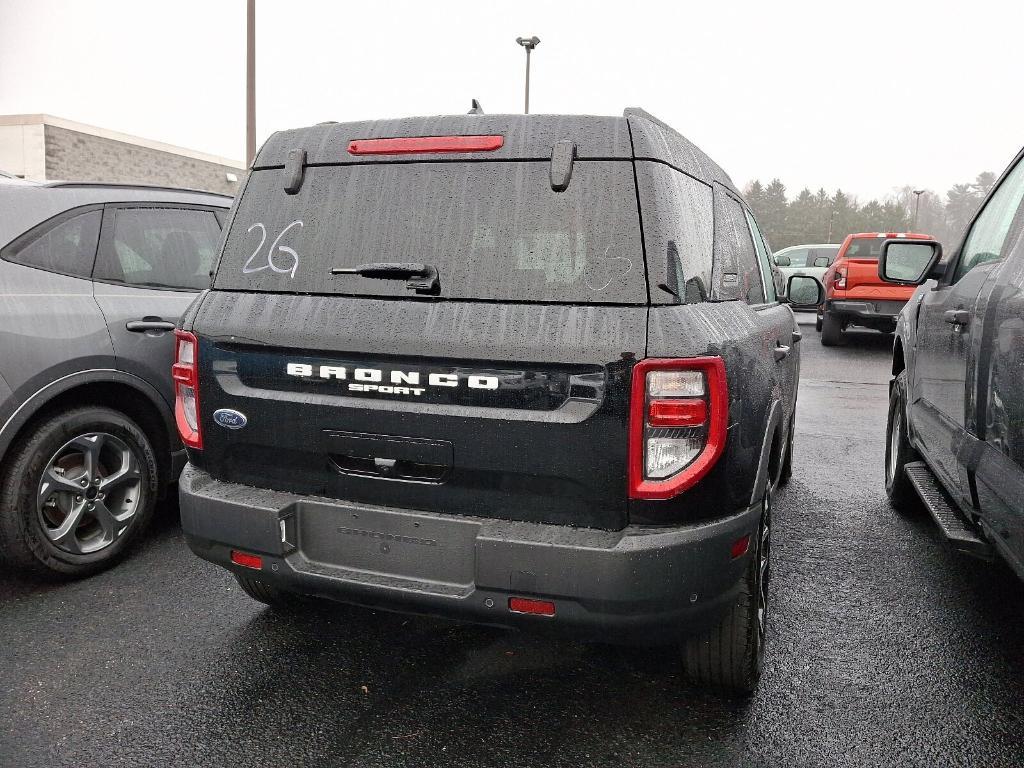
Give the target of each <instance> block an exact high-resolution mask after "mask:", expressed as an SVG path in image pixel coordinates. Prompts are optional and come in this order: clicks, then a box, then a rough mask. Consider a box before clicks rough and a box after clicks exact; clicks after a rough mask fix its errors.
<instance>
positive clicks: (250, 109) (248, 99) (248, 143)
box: [245, 0, 256, 168]
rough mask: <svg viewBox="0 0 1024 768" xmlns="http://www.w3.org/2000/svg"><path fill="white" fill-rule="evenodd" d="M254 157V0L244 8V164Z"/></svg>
mask: <svg viewBox="0 0 1024 768" xmlns="http://www.w3.org/2000/svg"><path fill="white" fill-rule="evenodd" d="M255 159H256V0H248V2H247V3H246V8H245V166H246V168H252V161H253V160H255Z"/></svg>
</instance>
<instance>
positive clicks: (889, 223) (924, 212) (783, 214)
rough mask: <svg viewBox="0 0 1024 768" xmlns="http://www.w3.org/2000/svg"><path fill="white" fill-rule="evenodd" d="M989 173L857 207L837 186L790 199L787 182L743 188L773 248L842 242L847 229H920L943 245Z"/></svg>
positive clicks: (965, 218) (991, 178) (949, 243)
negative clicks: (936, 189)
mask: <svg viewBox="0 0 1024 768" xmlns="http://www.w3.org/2000/svg"><path fill="white" fill-rule="evenodd" d="M995 180H996V176H995V174H993V173H989V172H987V171H986V172H985V173H979V174H978V177H977V178H976V179H975V180H974V182H973V183H971V184H954V185H953V187H952V188H951V189H949V190H948V191H947V192H946V194H945V196H944V197H943V196H940V195H939V194H938V193H936V192H933V191H932V190H930V189H929V190H925V191H924V192H923V193H922V194H921V195H920V203H919V205H920V207H919V209H918V211H917V222H916V224H915V222H914V216H915V207H916V206H917V205H918V200H917V195H915V194H914V188H913V187H909V186H907V187H902V188H901V189H899V190H898V191H897V192H896V193H895V194H894V195H892V196H891V197H889V198H888V199H886V200H883V201H878V200H870V201H868V202H867V203H864V204H863V205H861V204H860V203H859V202H858V201H857V198H856V197H852V196H850V195H847V194H846V193H844V192H843V191H842V190H839V189H837V190H836V191H835V192H834V193H832V194H829V193H828V192H827V191H825V189H819V190H818V191H817V192H811V190H810V189H807V188H806V187H805V188H804V189H802V190H801V191H800V193H799V194H798V195H797V196H796V197H794V198H792V199H790V198H788V197H787V196H786V185H785V184H783V183H782V182H781V181H780V180H779V179H772V181H771V183H770V184H768V185H767V186H765V185H763V184H761V182H760V181H757V180H755V181H752V182H750V183H749V184H748V185H747V187H746V189H745V190H744V195H745V196H746V199H747V204H748V205H749V206H750V208H751V210H752V211H753V212H754V216H755V217H756V218H757V223H758V226H759V227H760V228H761V231H762V232H764V234H765V237H767V238H768V241H769V243H771V246H772V248H773V249H774V250H776V251H778V250H781V249H782V248H786V247H788V246H790V245H801V244H803V243H829V242H831V243H841V242H842V241H843V238H844V237H846V235H848V234H850V233H851V232H909V231H911V230H913V231H915V232H924V233H926V234H929V235H931V236H932V237H934V238H936V239H938V240H939V241H941V242H942V243H943V245H944V246H946V248H952V247H954V246H955V245H956V242H957V241H958V240H959V238H960V236H961V235H962V234H963V231H964V229H965V228H966V226H967V224H968V223H969V222H970V220H971V217H972V216H973V215H974V212H975V211H976V210H977V208H978V205H979V204H980V203H981V201H982V199H983V198H984V197H985V195H986V194H988V191H989V190H990V189H991V188H992V185H993V183H995Z"/></svg>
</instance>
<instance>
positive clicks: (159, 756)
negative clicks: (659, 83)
mask: <svg viewBox="0 0 1024 768" xmlns="http://www.w3.org/2000/svg"><path fill="white" fill-rule="evenodd" d="M801 319H802V322H804V323H805V325H804V327H803V330H804V332H805V333H804V342H803V375H802V381H801V386H800V400H799V412H798V421H797V429H798V431H797V439H796V462H795V466H794V474H793V479H792V482H791V483H790V485H789V486H788V487H787V488H785V489H784V490H782V491H781V492H780V494H779V496H778V498H777V503H776V520H775V531H774V542H773V543H774V550H773V557H774V563H773V570H774V575H773V581H772V584H771V592H772V595H771V599H772V601H773V602H772V605H771V610H772V613H771V615H770V619H769V636H768V650H767V660H766V669H765V674H764V678H763V680H762V684H761V687H760V689H759V691H758V692H757V694H756V695H755V696H754V697H753V698H752V699H750V700H749V701H747V702H729V701H723V700H722V699H720V698H717V697H716V696H714V695H712V694H708V693H705V692H702V691H699V690H696V689H693V688H690V687H688V686H687V685H686V684H685V682H684V681H683V679H682V677H681V675H680V673H679V669H678V666H677V661H676V658H675V656H674V654H673V653H672V652H671V651H670V650H665V649H661V650H647V649H630V648H605V647H599V646H588V645H581V644H577V643H573V642H568V641H551V640H547V639H541V638H535V637H529V636H523V635H520V634H511V633H506V632H503V631H500V630H494V629H488V628H479V627H471V626H460V625H455V624H451V623H446V622H442V621H436V620H431V619H421V618H410V617H405V616H399V615H390V614H386V613H375V612H370V611H365V610H358V609H349V608H344V607H338V608H329V609H323V610H320V611H319V612H316V613H312V614H308V615H298V616H280V615H276V614H274V613H272V612H270V611H269V610H266V609H264V608H263V606H261V605H260V604H257V603H255V602H253V601H251V600H249V599H248V598H247V597H245V596H244V595H243V594H242V593H241V591H240V590H239V589H238V587H237V586H235V583H234V581H233V579H232V578H231V577H230V576H229V575H228V574H227V573H226V572H224V571H222V570H221V569H219V568H216V567H214V566H212V565H209V564H207V563H205V562H202V561H200V560H198V559H197V558H195V557H193V556H192V555H191V554H190V553H189V551H188V550H187V548H186V547H185V544H184V542H183V540H182V537H181V532H180V529H179V527H178V524H177V521H176V519H175V516H176V509H175V508H174V507H173V505H167V506H168V508H167V509H166V510H165V514H163V515H162V517H161V520H160V522H159V523H158V524H157V526H156V530H154V531H153V534H152V535H151V536H150V537H149V539H148V541H147V542H146V544H145V545H144V546H142V547H141V548H139V550H137V551H136V552H135V554H134V556H133V557H131V558H130V559H129V560H128V561H126V562H125V563H123V564H122V565H121V566H120V567H118V568H117V569H116V570H113V571H111V572H108V573H105V574H102V575H99V576H96V577H94V578H91V579H88V580H86V581H82V582H79V583H73V584H63V585H53V584H50V585H40V584H34V583H31V582H27V581H23V580H20V579H17V578H14V577H12V576H10V575H8V574H0V766H19V767H21V766H25V767H26V768H27V767H28V766H65V765H66V766H122V765H124V766H142V765H159V766H192V765H202V766H205V765H225V766H227V765H230V766H281V765H353V766H420V765H424V766H438V767H441V766H448V765H460V766H461V765H467V766H468V765H483V766H573V767H574V768H575V767H578V766H634V765H635V766H648V765H659V766H704V765H707V766H736V765H778V766H790V765H829V766H833V765H864V766H875V765H893V766H896V765H899V766H905V765H922V766H925V765H927V766H935V765H972V766H1014V765H1021V764H1024V621H1022V619H1024V585H1022V584H1021V583H1020V582H1018V581H1017V580H1016V579H1015V578H1014V577H1013V576H1012V575H1011V574H1010V573H1009V571H1008V570H1006V569H1005V568H1003V567H1001V566H999V565H997V564H986V563H982V562H977V561H973V560H969V559H965V558H964V557H962V556H957V555H954V554H952V553H951V552H949V551H948V550H947V549H946V548H945V547H944V546H943V545H942V542H941V541H940V539H939V537H938V535H937V533H936V531H935V530H933V528H932V526H931V525H930V524H929V520H928V518H927V516H926V515H925V516H924V517H909V518H908V517H903V516H900V515H897V514H894V513H893V512H892V511H891V510H890V508H889V507H888V505H887V503H886V500H885V495H884V491H883V485H882V456H883V437H884V430H885V404H886V400H887V389H886V382H887V380H888V365H889V350H890V343H891V342H890V340H889V339H887V338H886V337H883V336H881V335H878V334H873V333H868V332H866V333H863V334H858V335H857V340H856V343H855V344H854V345H851V346H849V347H847V348H845V349H837V350H826V349H824V348H823V347H821V345H820V344H819V342H818V334H817V333H815V331H814V328H813V325H807V324H806V323H807V321H808V320H809V318H807V317H806V316H804V317H802V318H801Z"/></svg>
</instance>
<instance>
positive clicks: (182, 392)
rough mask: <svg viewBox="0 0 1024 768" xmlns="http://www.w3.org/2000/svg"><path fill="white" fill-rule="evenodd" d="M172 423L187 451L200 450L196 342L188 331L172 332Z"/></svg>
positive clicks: (201, 440)
mask: <svg viewBox="0 0 1024 768" xmlns="http://www.w3.org/2000/svg"><path fill="white" fill-rule="evenodd" d="M171 379H173V381H174V422H175V424H177V426H178V435H179V436H180V437H181V442H183V443H184V444H185V445H186V446H188V447H189V448H197V449H198V448H202V447H203V434H202V431H201V429H200V427H199V342H198V341H197V340H196V337H195V336H194V335H193V334H191V333H189V332H188V331H175V332H174V365H172V366H171Z"/></svg>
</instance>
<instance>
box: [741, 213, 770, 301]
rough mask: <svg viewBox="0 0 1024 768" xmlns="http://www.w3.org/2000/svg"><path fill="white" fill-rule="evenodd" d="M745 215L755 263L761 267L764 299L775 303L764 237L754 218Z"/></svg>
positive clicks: (768, 255) (768, 253)
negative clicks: (755, 254) (754, 253)
mask: <svg viewBox="0 0 1024 768" xmlns="http://www.w3.org/2000/svg"><path fill="white" fill-rule="evenodd" d="M744 213H746V214H747V224H748V225H750V234H751V237H753V238H754V250H755V251H757V263H758V266H760V267H761V282H762V283H763V285H764V293H765V299H766V300H767V301H775V298H776V291H775V288H776V286H775V271H774V270H773V269H772V259H771V256H772V255H771V253H770V252H769V250H768V246H767V244H765V242H764V237H763V236H762V235H761V230H760V229H758V228H757V222H756V221H754V217H753V216H751V215H750V212H749V211H744Z"/></svg>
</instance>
